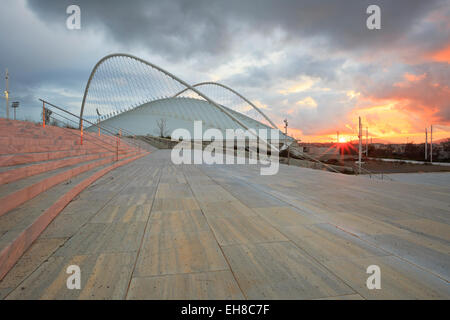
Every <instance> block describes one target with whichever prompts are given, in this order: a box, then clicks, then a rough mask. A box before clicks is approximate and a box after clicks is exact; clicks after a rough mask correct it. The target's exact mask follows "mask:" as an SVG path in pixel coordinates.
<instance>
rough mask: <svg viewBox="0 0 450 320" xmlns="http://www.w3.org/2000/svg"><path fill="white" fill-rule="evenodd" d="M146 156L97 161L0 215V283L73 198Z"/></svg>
mask: <svg viewBox="0 0 450 320" xmlns="http://www.w3.org/2000/svg"><path fill="white" fill-rule="evenodd" d="M147 154H148V152H145V153H139V154H133V153H130V154H127V155H125V156H122V158H121V159H120V160H119V161H114V162H106V161H105V160H106V159H103V160H101V161H97V165H96V166H95V167H92V168H90V170H86V171H84V172H80V173H79V174H78V175H75V176H72V177H69V178H68V179H64V180H63V181H61V182H59V183H57V184H54V185H53V186H52V187H50V188H47V190H45V191H43V192H41V193H40V194H39V195H37V196H36V197H34V198H33V199H32V200H29V201H27V202H25V203H22V204H21V205H19V206H17V207H16V208H14V209H13V210H10V211H9V212H7V213H6V214H4V215H0V280H1V279H2V278H3V277H4V276H5V275H6V273H7V272H8V271H9V270H10V269H11V267H12V266H13V265H14V264H15V263H16V261H17V260H18V259H19V258H20V257H21V256H22V254H23V253H24V252H25V251H26V250H27V248H28V247H29V246H30V245H31V244H32V243H33V241H34V240H35V239H36V238H37V237H38V236H39V235H40V234H41V233H42V231H44V230H45V228H46V227H47V226H48V225H49V224H50V222H51V221H52V220H53V219H54V218H55V217H56V216H57V215H58V214H59V212H61V210H62V209H64V207H65V206H66V205H67V204H68V203H69V202H70V201H71V200H72V199H73V198H74V197H75V196H76V195H78V194H79V193H80V192H81V191H82V190H84V189H85V188H86V187H87V186H89V185H90V184H91V183H92V182H94V181H95V180H97V179H98V178H100V177H101V176H103V175H104V174H106V173H107V172H109V171H111V170H113V169H115V168H117V167H119V166H122V165H125V164H127V163H129V162H132V161H134V160H136V159H138V158H140V157H143V156H145V155H147ZM102 161H103V162H102ZM0 203H2V201H1V200H0Z"/></svg>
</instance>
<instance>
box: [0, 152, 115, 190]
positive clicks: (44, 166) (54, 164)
mask: <svg viewBox="0 0 450 320" xmlns="http://www.w3.org/2000/svg"><path fill="white" fill-rule="evenodd" d="M113 155H114V153H112V152H96V153H90V154H86V155H81V156H74V157H66V158H63V159H57V160H50V161H41V162H36V163H33V164H25V165H23V164H22V165H16V166H10V167H3V168H0V185H2V184H5V183H11V182H14V181H17V180H20V179H24V178H28V177H31V176H34V175H37V174H41V173H43V172H47V171H52V170H55V169H59V168H64V167H68V166H71V165H75V164H77V163H81V162H86V161H90V160H95V159H100V158H104V157H107V156H113Z"/></svg>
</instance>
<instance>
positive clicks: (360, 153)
mask: <svg viewBox="0 0 450 320" xmlns="http://www.w3.org/2000/svg"><path fill="white" fill-rule="evenodd" d="M358 129H359V130H358V138H359V147H358V171H359V174H361V156H362V125H361V117H359V126H358Z"/></svg>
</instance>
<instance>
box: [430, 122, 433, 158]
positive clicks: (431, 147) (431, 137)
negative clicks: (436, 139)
mask: <svg viewBox="0 0 450 320" xmlns="http://www.w3.org/2000/svg"><path fill="white" fill-rule="evenodd" d="M430 162H431V163H433V125H431V130H430Z"/></svg>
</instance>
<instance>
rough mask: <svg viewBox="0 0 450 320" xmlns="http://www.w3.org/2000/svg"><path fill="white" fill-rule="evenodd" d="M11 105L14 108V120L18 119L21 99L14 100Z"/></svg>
mask: <svg viewBox="0 0 450 320" xmlns="http://www.w3.org/2000/svg"><path fill="white" fill-rule="evenodd" d="M11 107H12V108H14V120H16V109H17V108H18V107H19V101H14V102H13V103H12V105H11Z"/></svg>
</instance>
